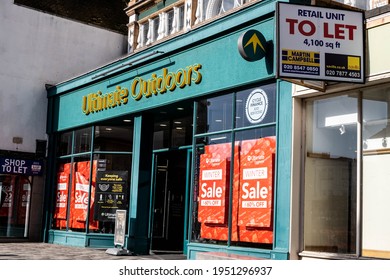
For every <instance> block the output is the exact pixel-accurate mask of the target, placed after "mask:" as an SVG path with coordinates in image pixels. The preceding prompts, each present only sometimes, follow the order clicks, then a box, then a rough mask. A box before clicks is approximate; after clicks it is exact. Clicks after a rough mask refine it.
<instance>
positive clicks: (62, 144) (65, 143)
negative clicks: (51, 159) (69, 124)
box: [57, 132, 73, 156]
mask: <svg viewBox="0 0 390 280" xmlns="http://www.w3.org/2000/svg"><path fill="white" fill-rule="evenodd" d="M72 137H73V133H72V132H65V133H63V134H61V135H60V137H59V145H58V149H57V154H58V155H59V156H64V155H70V154H72V152H73V151H72V147H73V146H72V143H73V142H72Z"/></svg>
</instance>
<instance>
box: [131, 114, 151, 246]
mask: <svg viewBox="0 0 390 280" xmlns="http://www.w3.org/2000/svg"><path fill="white" fill-rule="evenodd" d="M151 128H153V119H152V118H151V117H150V116H146V115H142V116H136V117H135V118H134V135H133V161H132V167H131V183H130V205H129V225H130V226H129V240H128V245H127V247H128V249H129V250H131V251H133V252H135V253H138V254H146V253H149V247H150V238H149V236H148V232H149V230H148V228H149V223H148V221H149V211H150V205H149V204H150V203H149V202H150V190H151V169H152V168H151V166H152V146H153V145H152V144H153V129H151Z"/></svg>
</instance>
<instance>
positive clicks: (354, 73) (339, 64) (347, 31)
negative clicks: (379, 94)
mask: <svg viewBox="0 0 390 280" xmlns="http://www.w3.org/2000/svg"><path fill="white" fill-rule="evenodd" d="M278 27H279V30H278V31H279V32H278V34H279V40H278V56H279V57H278V75H279V77H282V78H283V77H286V78H293V79H314V80H328V81H339V82H354V83H363V82H364V44H363V31H364V30H363V13H362V12H355V11H346V10H336V9H328V8H320V7H313V6H302V5H294V4H286V3H279V6H278Z"/></svg>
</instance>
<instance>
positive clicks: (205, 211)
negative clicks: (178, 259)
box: [46, 1, 292, 259]
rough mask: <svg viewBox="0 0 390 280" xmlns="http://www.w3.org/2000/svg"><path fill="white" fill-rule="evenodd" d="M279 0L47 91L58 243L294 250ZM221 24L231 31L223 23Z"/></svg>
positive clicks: (236, 251)
mask: <svg viewBox="0 0 390 280" xmlns="http://www.w3.org/2000/svg"><path fill="white" fill-rule="evenodd" d="M274 11H275V2H273V1H267V2H266V3H256V4H254V5H252V6H249V7H247V8H246V9H242V10H240V11H238V12H236V13H235V14H234V16H233V15H230V16H229V15H227V16H225V17H223V18H220V19H218V20H215V21H213V22H210V23H209V24H204V25H202V26H200V27H198V28H195V29H193V30H191V32H188V33H183V34H182V35H180V36H177V37H175V38H173V39H171V40H167V41H165V42H161V43H160V44H156V45H155V46H151V47H149V48H147V49H145V50H140V51H138V52H136V53H134V54H132V55H129V56H128V57H125V58H123V59H120V60H118V61H116V62H113V63H112V64H109V65H106V66H104V67H102V68H99V69H96V70H93V71H91V72H89V73H86V74H84V75H82V76H79V77H76V78H73V79H71V80H69V81H66V82H63V83H60V84H58V85H55V86H52V87H51V88H49V89H48V99H49V113H48V119H49V122H48V134H49V140H50V145H49V154H50V155H52V157H50V159H49V176H48V184H47V185H48V186H49V187H48V189H49V190H50V194H49V195H48V196H50V198H51V203H49V205H50V206H49V213H50V214H49V215H48V216H47V219H46V227H47V231H46V233H47V234H46V239H47V241H48V242H50V243H59V244H67V245H72V246H90V247H100V248H101V247H103V248H109V247H112V246H114V233H115V217H116V211H117V210H126V212H127V223H126V233H125V247H126V248H127V249H129V250H131V251H133V252H135V253H161V252H178V253H184V254H186V255H187V257H188V258H189V259H202V258H215V257H217V258H218V257H222V258H224V257H233V258H235V257H237V258H239V257H246V258H248V257H249V258H267V259H287V258H288V257H289V234H290V230H289V225H290V221H289V217H290V185H291V180H290V177H291V174H290V153H291V148H290V147H291V102H292V99H291V84H290V83H288V82H283V81H280V80H277V79H276V78H275V69H274V61H275V60H274V48H273V46H274V44H275V13H274ZM222 27H223V28H222Z"/></svg>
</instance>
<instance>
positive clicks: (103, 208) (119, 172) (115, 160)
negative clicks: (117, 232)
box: [89, 154, 132, 233]
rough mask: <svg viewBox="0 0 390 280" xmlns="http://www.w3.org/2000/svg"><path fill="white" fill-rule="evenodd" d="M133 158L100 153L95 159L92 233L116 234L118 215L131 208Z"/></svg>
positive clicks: (91, 217)
mask: <svg viewBox="0 0 390 280" xmlns="http://www.w3.org/2000/svg"><path fill="white" fill-rule="evenodd" d="M131 159H132V158H131V155H117V154H115V155H110V154H100V155H95V156H94V163H97V170H96V172H94V175H93V176H94V179H93V185H94V186H93V191H92V195H93V197H92V198H91V212H90V213H91V216H90V220H91V219H92V220H93V221H94V222H93V223H90V227H89V228H90V231H92V232H99V233H114V226H115V212H116V210H117V209H120V210H127V209H129V195H130V191H129V190H130V179H131V173H130V171H131Z"/></svg>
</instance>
